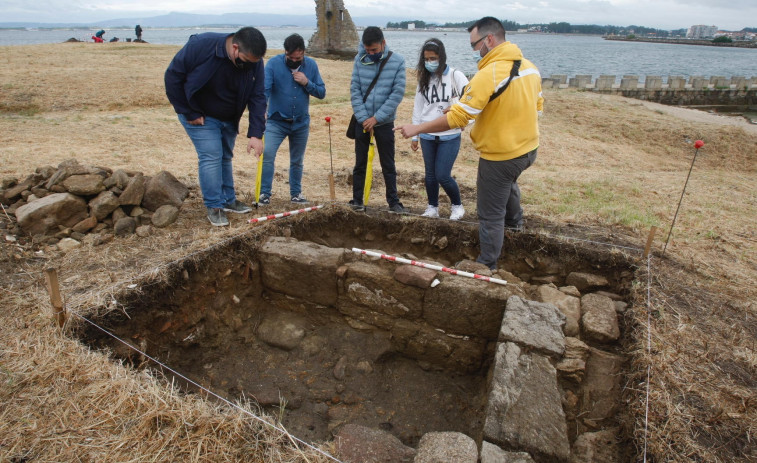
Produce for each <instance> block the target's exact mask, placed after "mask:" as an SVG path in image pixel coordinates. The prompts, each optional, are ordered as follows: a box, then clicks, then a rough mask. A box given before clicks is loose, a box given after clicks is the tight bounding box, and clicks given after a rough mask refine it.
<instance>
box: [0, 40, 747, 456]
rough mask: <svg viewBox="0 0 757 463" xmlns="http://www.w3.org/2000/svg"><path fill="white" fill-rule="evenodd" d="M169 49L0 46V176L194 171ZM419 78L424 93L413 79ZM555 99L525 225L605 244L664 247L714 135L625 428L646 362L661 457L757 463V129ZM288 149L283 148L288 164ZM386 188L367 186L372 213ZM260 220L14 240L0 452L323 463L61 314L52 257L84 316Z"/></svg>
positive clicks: (332, 112)
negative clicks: (78, 166) (60, 243)
mask: <svg viewBox="0 0 757 463" xmlns="http://www.w3.org/2000/svg"><path fill="white" fill-rule="evenodd" d="M176 50H177V47H171V46H155V45H137V44H103V45H95V44H59V45H50V46H45V47H40V46H33V47H2V48H0V63H1V64H2V66H0V89H1V90H0V177H6V176H19V177H23V176H25V175H27V174H28V173H30V172H31V171H33V170H34V168H35V167H37V166H43V165H57V164H58V163H60V162H61V161H63V160H65V159H68V158H72V157H75V158H77V159H79V160H80V161H81V162H83V163H87V164H99V165H104V166H108V167H111V168H125V169H129V170H141V171H144V172H145V173H147V174H153V173H155V172H157V171H159V170H163V169H165V170H169V171H171V172H172V173H174V174H175V175H177V176H178V177H180V178H182V179H183V180H185V181H187V182H189V183H194V182H196V178H197V174H196V155H195V152H194V149H193V148H192V145H191V143H190V141H189V140H188V138H187V136H186V135H185V133H184V132H183V129H182V128H181V126H180V125H179V123H178V121H177V120H176V117H175V114H174V113H173V110H172V108H171V107H170V106H169V105H168V104H167V101H166V99H165V96H164V92H163V84H162V82H163V81H162V75H163V71H164V70H165V67H166V66H167V64H168V62H169V61H170V59H171V57H172V56H173V54H174V53H175V51H176ZM319 65H320V67H321V72H322V74H323V78H324V81H325V82H326V84H327V98H326V99H325V100H324V101H314V102H313V104H312V106H311V114H312V120H313V123H312V127H311V136H310V144H309V151H308V154H307V156H306V166H305V172H306V173H305V177H304V179H303V184H304V188H305V189H304V193H305V194H307V195H308V196H309V197H311V198H312V199H320V200H325V199H327V197H328V184H327V175H328V173H329V164H330V160H329V136H328V126H327V125H326V124H325V122H324V119H323V118H324V117H325V116H331V117H332V152H333V162H334V169H335V171H336V173H337V197H338V198H339V199H341V200H345V201H346V200H347V199H348V198H349V197H350V192H351V187H350V186H349V185H348V184H347V182H346V173H347V172H348V171H350V170H351V168H352V162H353V155H352V144H351V142H350V141H349V140H347V139H346V138H345V137H344V136H343V132H344V129H345V127H346V124H347V121H348V120H349V116H350V114H351V109H350V105H349V98H348V87H349V77H350V72H351V63H344V62H334V61H323V60H320V61H319ZM408 82H409V84H408V88H409V89H410V90H409V91H410V92H412V88H413V87H414V84H413V79H412V76H409V78H408ZM546 98H547V102H546V112H545V116H544V118H543V119H542V121H541V132H542V144H541V148H540V150H539V159H538V161H537V164H536V165H535V166H534V167H533V168H532V169H529V170H528V171H527V172H526V173H525V174H524V175H523V177H522V180H521V188H522V190H523V197H524V201H525V209H526V215H527V217H531V218H532V219H535V220H533V221H534V222H537V221H538V222H540V223H544V222H549V223H550V224H551V225H552V230H555V229H557V231H559V232H563V233H565V234H570V233H572V232H571V230H574V229H576V228H581V229H584V230H589V229H591V230H594V231H597V230H600V231H601V233H602V234H603V235H604V237H605V238H606V239H607V240H610V241H612V240H618V239H622V240H623V241H624V242H631V243H636V244H637V245H638V246H643V243H644V241H645V238H646V234H647V231H648V229H649V226H651V225H657V226H659V227H661V229H662V231H661V232H659V233H658V235H657V239H656V241H655V248H656V249H658V250H659V249H661V246H662V243H663V242H664V240H665V237H666V236H667V227H668V226H669V223H670V220H671V219H672V216H673V213H674V211H675V207H676V204H677V202H678V199H679V197H680V193H681V188H682V187H683V182H684V180H685V178H686V173H687V172H688V169H689V166H690V163H691V159H692V156H693V154H694V150H693V146H692V142H693V140H696V139H700V138H701V139H703V140H705V142H706V143H707V144H706V145H705V147H704V148H703V149H702V150H700V153H699V157H698V159H697V162H696V165H695V167H694V171H693V173H692V178H691V180H690V182H689V186H688V190H687V194H686V197H685V198H684V203H683V207H682V211H681V214H680V215H679V217H678V221H677V225H676V229H675V231H674V234H673V239H672V241H671V243H670V245H669V246H668V255H667V257H666V258H665V259H660V258H657V257H655V258H654V259H653V260H652V263H653V265H652V272H651V277H652V286H651V308H652V311H653V315H654V317H653V319H652V326H651V334H652V349H651V352H647V345H646V330H647V316H646V280H645V279H644V278H646V276H645V275H643V273H644V272H642V276H641V279H640V281H639V285H638V288H637V294H636V303H637V304H636V310H633V311H631V312H630V314H629V317H628V320H627V322H628V326H630V327H631V328H632V329H631V330H630V331H631V333H629V335H628V349H629V352H630V353H631V354H632V359H633V360H632V362H631V363H632V371H631V373H630V379H629V382H628V384H627V391H626V395H627V398H628V412H629V421H628V426H629V428H631V432H632V433H633V435H634V437H635V440H634V445H636V446H637V448H638V449H639V450H641V448H642V447H643V441H642V437H643V429H644V422H643V419H644V411H645V409H644V396H645V394H644V392H645V391H644V390H645V381H646V369H647V366H648V365H651V372H652V381H651V399H652V400H651V406H650V422H649V435H648V450H649V452H650V455H651V456H652V457H653V458H654V459H655V460H658V461H691V460H697V461H723V462H725V461H757V454H756V453H755V448H756V447H757V446H756V445H755V439H756V438H757V412H756V411H755V410H757V407H756V406H755V405H757V392H755V391H756V390H757V379H756V378H757V347H756V346H755V339H757V319H756V318H755V315H756V313H755V312H756V311H757V310H756V309H757V308H756V307H755V304H754V301H755V299H757V297H755V296H756V292H755V289H754V287H753V283H754V281H755V280H757V278H756V277H757V264H755V262H757V255H756V253H755V249H757V235H755V227H754V217H755V216H757V193H756V190H755V188H754V185H755V183H756V182H755V180H756V177H757V175H755V173H756V171H757V133H756V132H755V131H754V130H753V129H752V128H750V127H741V126H738V125H734V124H732V123H729V122H725V121H724V120H723V119H721V118H718V117H716V116H709V115H705V114H699V113H696V114H695V113H689V112H686V111H685V110H682V115H681V114H669V113H668V112H667V111H662V110H658V109H655V108H654V107H653V106H650V105H647V104H642V103H640V102H637V101H633V100H626V99H623V98H616V97H606V96H605V97H603V96H599V95H593V94H589V93H576V92H573V91H552V92H549V93H547V94H546ZM411 110H412V107H411V100H407V99H406V101H405V102H403V104H402V105H401V106H400V116H399V119H400V121H409V119H410V112H411ZM243 126H246V124H243ZM244 130H245V127H243V128H242V131H244ZM244 146H245V144H244V143H241V142H240V143H239V144H238V146H237V150H236V154H237V159H236V163H235V170H236V180H237V187H238V189H239V190H241V191H243V192H249V191H251V190H252V188H253V184H254V177H255V161H254V159H253V158H252V157H251V156H250V155H248V154H247V153H245V152H244ZM397 146H398V150H397V164H398V171H399V189H400V194H401V197H402V199H403V202H404V203H405V205H406V206H410V207H412V208H414V209H415V210H422V209H423V208H424V207H425V197H424V195H425V193H424V190H423V186H422V172H423V166H422V162H421V158H420V155H419V154H417V153H413V152H411V151H410V149H409V142H406V141H404V140H399V141H398V142H397ZM287 158H288V157H287V155H286V151H284V150H282V151H281V152H280V154H279V163H278V168H277V170H278V171H279V173H281V172H283V171H284V169H285V168H286V167H287ZM476 166H477V156H476V153H475V152H474V151H473V149H472V148H471V146H470V143H469V141H468V140H464V142H463V148H462V150H461V154H460V156H459V158H458V161H457V163H456V165H455V175H456V176H457V179H458V181H459V183H460V184H461V186H462V190H463V201H464V204H465V205H466V207H467V208H468V211H469V213H473V209H474V204H475V194H474V192H475V176H476ZM285 178H286V174H284V175H283V176H279V175H278V174H277V177H276V180H275V182H274V194H275V197H274V198H279V199H280V198H285V197H286V196H287V194H288V185H286V183H285V181H284V180H285ZM382 196H383V195H381V194H374V196H373V198H374V199H373V201H374V202H375V203H376V205H380V203H381V202H382V201H381V197H382ZM285 204H287V205H288V202H284V201H282V202H281V203H278V204H276V205H277V206H281V208H283V207H285ZM442 207H443V208H444V207H445V206H444V204H443V206H442ZM469 217H470V216H469ZM247 230H248V227H247V226H246V225H245V224H243V223H242V221H241V220H233V221H232V226H231V227H229V228H228V229H225V230H216V229H212V227H209V226H207V223H206V221H205V218H204V214H203V208H202V204H201V201H200V200H199V198H196V197H194V198H191V199H190V200H189V201H188V202H187V204H186V205H185V207H184V209H183V213H182V214H181V216H180V221H179V223H178V224H176V225H174V226H172V227H169V228H168V229H165V230H160V231H159V232H158V234H157V235H156V236H154V237H152V238H150V239H147V240H140V239H137V238H127V239H118V240H116V241H115V242H113V243H111V244H108V245H105V246H101V247H97V248H80V249H78V250H76V251H74V252H71V253H69V254H68V255H65V256H59V255H54V254H53V255H46V256H38V258H37V259H32V260H28V259H18V258H15V257H14V256H13V254H14V253H16V252H15V251H14V249H13V248H11V247H8V246H3V254H2V255H1V256H0V261H1V262H0V263H2V264H3V265H2V267H1V268H2V269H4V270H5V269H9V271H8V272H5V273H6V274H5V275H3V286H2V290H0V303H1V304H2V305H1V307H2V309H1V311H0V346H2V350H0V403H3V406H2V408H0V461H24V460H23V459H24V458H26V459H28V460H33V461H79V460H85V461H94V460H96V461H281V462H284V461H306V459H307V461H320V460H319V458H322V457H318V456H317V455H315V454H314V453H313V452H312V451H311V452H309V453H307V455H308V456H307V457H306V456H304V455H303V454H301V453H299V452H298V451H297V450H296V449H293V448H292V446H291V445H289V444H288V442H287V440H286V438H283V437H282V436H281V435H280V434H278V433H276V432H271V431H269V430H264V429H261V428H260V426H259V425H258V424H256V423H255V422H254V420H251V419H249V418H247V417H246V416H245V415H244V414H242V413H241V412H239V411H238V410H235V409H230V408H228V407H219V406H216V405H214V404H213V403H211V402H209V401H207V400H203V399H202V398H200V397H197V396H182V395H181V394H179V393H178V392H177V391H176V390H172V389H169V388H166V387H165V386H164V385H163V384H162V383H161V382H160V381H158V380H156V379H155V378H153V377H150V376H147V375H145V374H143V373H138V372H135V371H133V370H130V369H126V368H123V367H121V366H118V365H114V364H113V363H112V362H111V361H110V360H109V359H108V358H107V357H106V356H105V355H103V354H100V353H92V352H88V351H87V350H86V349H85V348H83V347H82V346H81V345H80V344H78V343H77V342H75V341H73V340H71V339H70V338H68V337H66V336H64V335H62V334H61V333H60V332H59V331H57V330H56V329H55V328H54V327H53V326H52V324H51V323H50V321H49V316H48V310H49V309H48V308H47V305H48V304H47V303H46V296H45V292H44V288H43V284H42V281H43V280H42V275H41V269H42V268H43V267H44V266H47V265H54V266H56V267H58V268H59V269H60V272H61V283H62V289H63V292H64V294H65V295H66V297H67V298H68V300H69V305H70V306H71V307H73V308H75V309H78V310H82V311H86V310H87V308H89V307H93V306H97V305H100V304H102V303H107V301H108V300H109V298H112V295H113V294H117V293H118V292H119V291H120V290H122V289H123V288H125V287H126V286H127V285H128V284H130V283H132V282H133V281H135V279H142V280H144V279H155V278H160V276H161V274H160V269H159V268H158V267H159V266H160V265H161V264H163V263H165V262H167V261H172V260H175V259H179V258H181V257H183V256H185V255H187V254H190V253H193V252H202V251H203V250H204V249H205V248H207V247H208V246H210V245H213V244H216V243H219V242H222V241H223V240H225V239H227V238H229V237H231V236H235V235H238V234H241V233H244V232H246V231H247ZM658 255H659V252H658ZM11 265H13V266H11ZM156 269H157V270H156ZM14 459H16V460H14Z"/></svg>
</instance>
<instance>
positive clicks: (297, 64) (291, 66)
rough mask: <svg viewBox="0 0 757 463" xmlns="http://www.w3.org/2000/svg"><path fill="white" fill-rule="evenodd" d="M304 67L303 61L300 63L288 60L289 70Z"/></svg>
mask: <svg viewBox="0 0 757 463" xmlns="http://www.w3.org/2000/svg"><path fill="white" fill-rule="evenodd" d="M301 65H302V60H300V61H292V60H291V59H289V58H287V67H288V68H289V69H297V68H298V67H300V66H301Z"/></svg>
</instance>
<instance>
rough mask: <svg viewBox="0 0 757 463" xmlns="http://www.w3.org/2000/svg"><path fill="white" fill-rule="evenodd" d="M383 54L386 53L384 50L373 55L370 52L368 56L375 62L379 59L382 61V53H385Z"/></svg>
mask: <svg viewBox="0 0 757 463" xmlns="http://www.w3.org/2000/svg"><path fill="white" fill-rule="evenodd" d="M383 54H384V52H381V51H380V52H378V53H374V54H372V55H371V54H368V55H367V56H368V59H369V60H371V61H373V62H374V63H378V62H379V61H381V55H383Z"/></svg>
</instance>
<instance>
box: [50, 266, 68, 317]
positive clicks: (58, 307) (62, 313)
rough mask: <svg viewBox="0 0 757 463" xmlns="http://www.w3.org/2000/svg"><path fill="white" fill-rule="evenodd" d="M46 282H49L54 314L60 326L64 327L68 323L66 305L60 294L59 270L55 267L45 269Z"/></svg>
mask: <svg viewBox="0 0 757 463" xmlns="http://www.w3.org/2000/svg"><path fill="white" fill-rule="evenodd" d="M45 282H46V283H47V292H48V294H50V304H52V306H53V315H54V316H55V319H56V320H57V321H58V326H60V327H61V328H63V325H65V324H66V307H65V306H64V305H63V298H62V297H61V296H60V285H59V284H58V271H57V270H55V269H54V268H48V269H47V270H45Z"/></svg>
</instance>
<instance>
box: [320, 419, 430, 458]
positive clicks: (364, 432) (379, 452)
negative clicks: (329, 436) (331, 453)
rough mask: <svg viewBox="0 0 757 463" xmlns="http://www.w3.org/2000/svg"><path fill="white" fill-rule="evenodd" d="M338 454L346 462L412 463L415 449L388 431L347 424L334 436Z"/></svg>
mask: <svg viewBox="0 0 757 463" xmlns="http://www.w3.org/2000/svg"><path fill="white" fill-rule="evenodd" d="M334 447H335V449H336V452H335V453H336V456H337V458H339V460H340V461H343V462H345V463H411V462H412V461H413V458H414V457H415V450H413V449H412V448H410V447H407V446H405V445H404V444H403V443H402V442H401V441H400V440H399V439H397V438H396V437H394V436H393V435H391V434H389V433H388V432H385V431H381V430H379V429H373V428H368V427H365V426H360V425H357V424H346V425H344V426H343V427H342V428H341V429H340V430H339V432H338V433H336V435H335V436H334Z"/></svg>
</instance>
